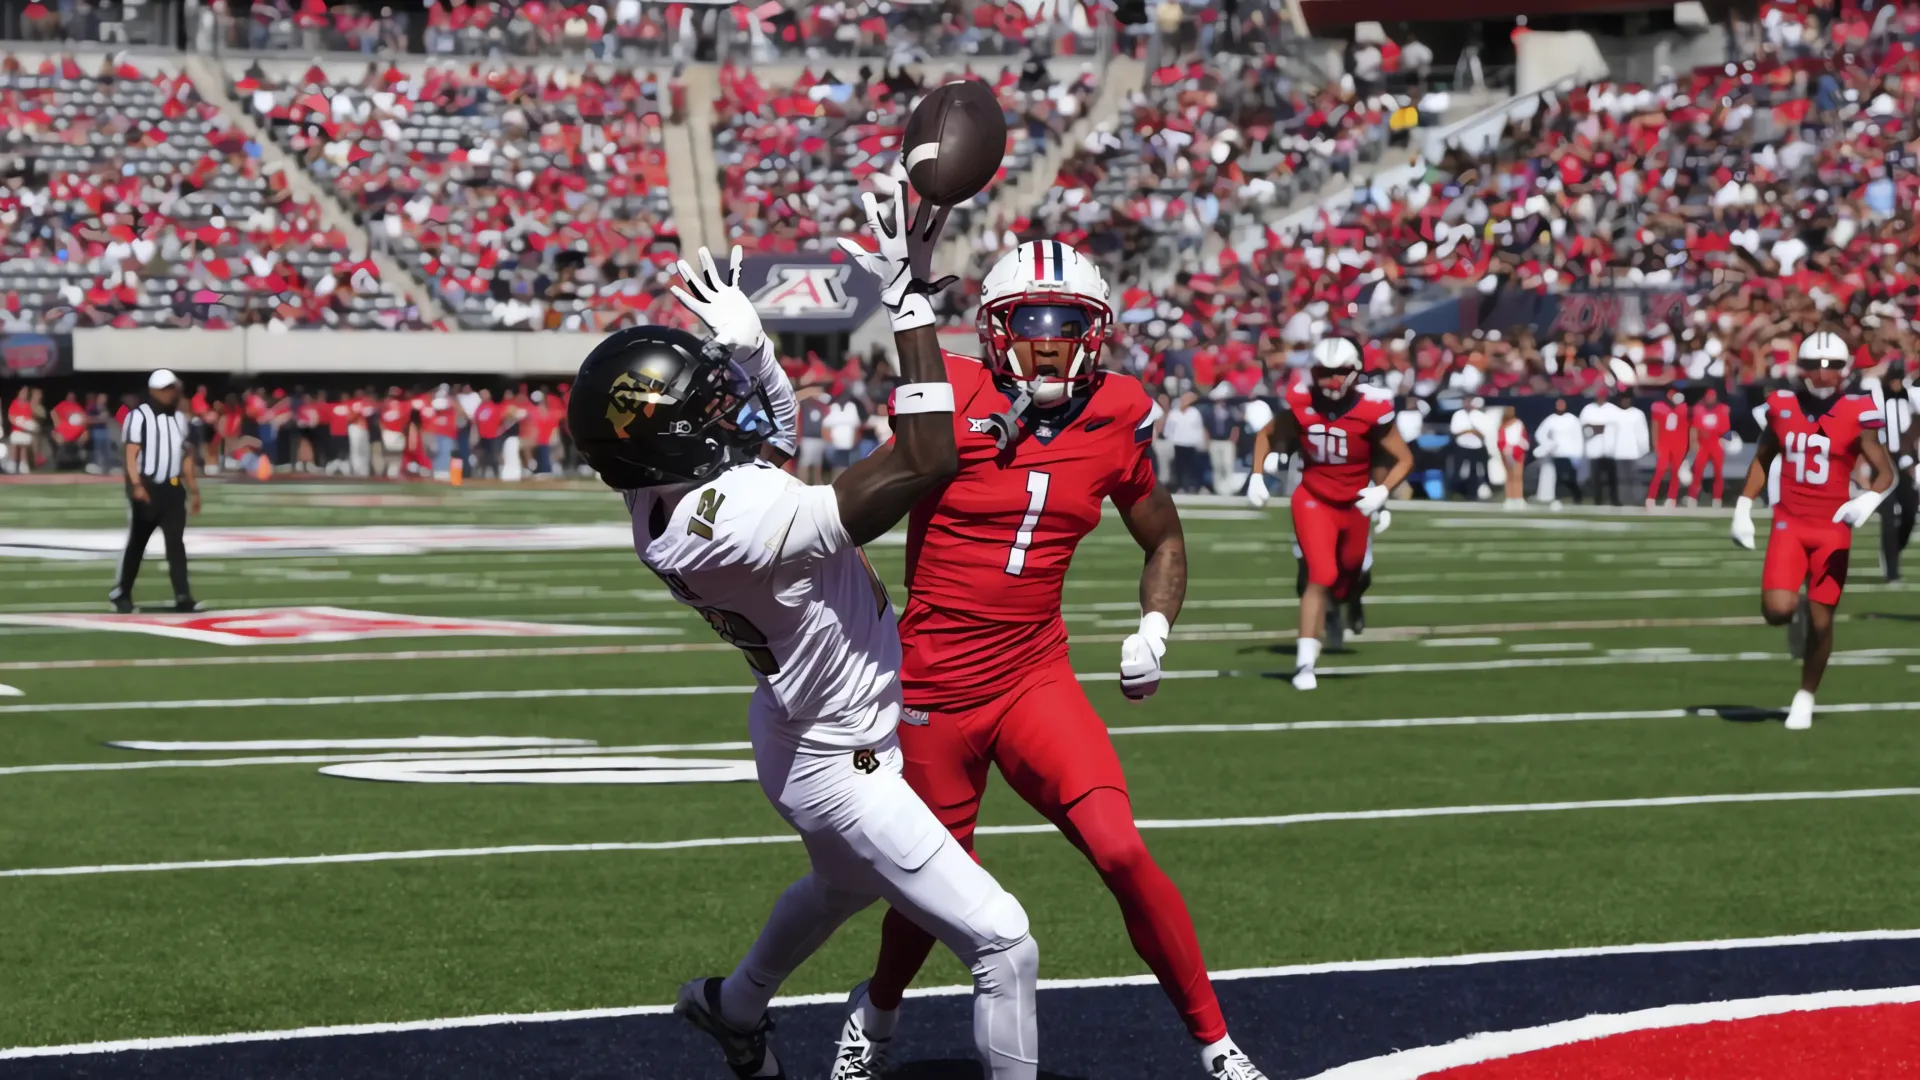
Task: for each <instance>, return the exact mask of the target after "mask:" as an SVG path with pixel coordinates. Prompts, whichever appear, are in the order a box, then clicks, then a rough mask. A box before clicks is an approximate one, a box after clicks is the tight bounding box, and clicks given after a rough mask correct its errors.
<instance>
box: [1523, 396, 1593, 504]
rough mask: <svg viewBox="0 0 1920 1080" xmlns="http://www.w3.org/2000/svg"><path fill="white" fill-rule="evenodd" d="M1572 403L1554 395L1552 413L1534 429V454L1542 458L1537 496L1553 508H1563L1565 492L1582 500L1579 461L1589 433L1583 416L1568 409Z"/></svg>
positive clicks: (1575, 500)
mask: <svg viewBox="0 0 1920 1080" xmlns="http://www.w3.org/2000/svg"><path fill="white" fill-rule="evenodd" d="M1569 405H1570V402H1568V400H1567V399H1566V398H1564V397H1561V398H1555V399H1554V402H1553V412H1551V413H1549V414H1548V415H1547V417H1546V419H1544V420H1542V421H1540V426H1539V427H1537V428H1535V429H1534V432H1533V443H1534V454H1535V456H1536V457H1537V458H1538V459H1539V461H1540V480H1539V485H1538V487H1537V489H1536V497H1537V498H1538V499H1539V500H1540V501H1541V502H1543V503H1546V504H1547V505H1548V506H1550V507H1552V508H1553V509H1556V510H1558V509H1559V508H1560V501H1561V495H1562V493H1563V492H1564V493H1565V494H1566V496H1567V497H1569V498H1571V499H1572V500H1573V501H1574V503H1575V504H1576V505H1577V504H1578V503H1579V502H1580V472H1579V467H1580V462H1581V461H1582V460H1583V459H1584V458H1585V457H1586V443H1587V439H1586V435H1585V433H1584V432H1583V431H1582V430H1581V428H1580V419H1579V417H1577V416H1575V415H1574V414H1573V413H1572V412H1570V411H1568V410H1569Z"/></svg>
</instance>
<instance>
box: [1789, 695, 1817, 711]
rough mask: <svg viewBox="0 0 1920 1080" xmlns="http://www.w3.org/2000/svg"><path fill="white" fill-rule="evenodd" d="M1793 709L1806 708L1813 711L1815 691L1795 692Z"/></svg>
mask: <svg viewBox="0 0 1920 1080" xmlns="http://www.w3.org/2000/svg"><path fill="white" fill-rule="evenodd" d="M1793 707H1794V708H1796V709H1799V708H1805V709H1807V710H1809V711H1811V710H1812V709H1813V691H1811V690H1795V691H1794V692H1793Z"/></svg>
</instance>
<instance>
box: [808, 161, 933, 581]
mask: <svg viewBox="0 0 1920 1080" xmlns="http://www.w3.org/2000/svg"><path fill="white" fill-rule="evenodd" d="M894 181H895V183H896V185H897V188H898V190H897V191H896V192H895V194H894V201H893V206H892V207H891V209H890V211H888V212H886V213H885V214H884V215H883V212H882V210H881V208H880V204H879V201H878V200H876V199H875V198H874V197H873V193H872V192H866V193H863V194H862V195H861V196H860V201H861V203H862V204H863V205H864V206H865V207H866V210H867V228H868V230H869V231H870V232H872V234H873V237H874V239H875V240H877V241H879V245H880V250H879V251H878V252H877V253H876V252H871V251H868V250H866V249H865V248H863V247H861V246H860V245H859V244H856V243H854V242H853V241H851V240H848V239H845V238H843V239H842V240H841V241H840V244H841V246H842V247H843V248H844V249H845V250H846V251H847V253H848V254H849V255H851V256H853V258H854V260H855V261H856V262H858V263H859V264H860V266H862V267H863V268H865V269H866V270H867V272H869V273H871V274H873V275H875V276H877V277H879V278H880V280H881V281H882V282H883V283H884V284H883V286H882V289H881V293H880V300H881V302H882V303H883V304H885V305H886V308H887V316H888V318H889V320H890V321H891V322H892V324H893V342H894V348H895V349H897V350H898V351H899V353H900V377H901V378H902V379H903V380H904V382H902V384H901V385H900V387H899V388H898V389H896V390H895V391H894V394H893V408H892V419H893V442H892V444H891V445H890V446H888V447H886V448H883V449H882V450H880V451H876V452H875V453H873V454H870V455H868V456H867V457H866V458H865V459H864V460H862V461H860V462H859V463H857V464H855V465H854V466H853V467H852V468H850V469H848V470H847V471H846V472H844V473H841V474H840V476H839V478H838V479H836V480H835V481H834V482H833V489H834V493H835V495H836V496H837V497H838V499H839V503H840V520H841V523H842V524H843V525H845V527H846V529H847V532H848V533H849V534H850V535H851V536H852V537H853V542H854V543H856V544H865V543H867V542H868V541H871V540H874V539H876V538H878V537H879V536H880V535H882V534H883V533H885V532H886V531H887V530H888V529H891V528H893V526H894V524H895V523H897V522H898V521H899V520H900V519H901V518H903V517H905V516H906V515H907V512H908V511H909V510H912V509H913V504H914V503H917V502H919V501H920V498H921V497H922V496H923V495H925V494H927V493H928V492H929V491H932V490H933V489H934V488H935V487H937V486H939V485H940V484H942V483H944V482H946V481H947V480H948V479H949V478H951V477H952V476H953V474H954V473H956V472H958V471H960V455H959V451H958V449H956V447H955V445H954V441H953V407H954V402H953V386H952V384H950V383H948V382H947V362H946V359H945V358H944V357H943V356H941V354H940V335H939V332H938V331H937V330H935V328H934V318H933V304H932V297H933V294H934V293H937V292H939V291H940V290H941V289H944V288H946V287H947V286H948V285H951V284H952V283H953V282H954V280H955V279H954V278H952V277H945V278H941V279H939V280H938V281H929V280H928V279H929V278H930V277H932V273H933V271H932V265H933V252H934V249H935V248H936V247H937V246H938V245H939V243H940V230H941V228H942V227H943V226H944V225H945V224H946V221H947V213H948V210H949V208H948V207H944V206H943V207H937V208H936V207H935V206H934V205H933V204H931V203H927V202H922V203H921V204H920V207H919V210H918V211H917V212H916V213H914V214H913V215H912V217H911V219H909V217H908V213H907V202H908V198H907V193H908V191H910V190H911V185H909V184H908V183H907V177H906V173H905V171H904V170H896V171H895V174H894Z"/></svg>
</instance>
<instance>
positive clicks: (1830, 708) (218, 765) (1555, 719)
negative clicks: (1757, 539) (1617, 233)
mask: <svg viewBox="0 0 1920 1080" xmlns="http://www.w3.org/2000/svg"><path fill="white" fill-rule="evenodd" d="M1817 711H1818V712H1819V714H1820V715H1821V716H1837V715H1841V714H1851V713H1878V712H1920V701H1872V702H1853V703H1848V704H1841V705H1822V706H1820V707H1819V709H1818V710H1817ZM1712 715H1715V713H1714V711H1713V710H1711V709H1697V708H1696V709H1618V710H1611V711H1596V712H1562V713H1506V714H1490V715H1480V716H1405V717H1388V718H1385V719H1379V720H1286V721H1275V722H1270V723H1254V724H1124V725H1119V726H1115V727H1109V728H1108V729H1107V731H1108V733H1109V734H1110V735H1112V736H1114V737H1115V738H1120V737H1123V736H1129V735H1259V734H1268V733H1278V732H1288V731H1369V730H1380V729H1388V730H1391V729H1395V728H1426V727H1479V726H1486V725H1508V724H1571V723H1581V722H1589V721H1607V720H1686V719H1691V718H1695V717H1703V716H1712ZM283 741H284V742H286V743H298V742H314V743H322V742H325V743H327V745H329V746H338V745H340V744H339V742H338V741H328V740H283ZM362 741H365V742H368V743H381V744H385V743H402V742H406V741H408V740H404V739H393V740H372V739H369V740H362ZM554 742H555V743H556V744H567V746H568V748H567V750H566V753H567V755H568V756H574V757H578V756H582V755H590V754H613V755H620V754H660V753H681V752H686V753H699V752H711V751H716V750H746V749H750V748H751V744H749V743H744V742H709V743H672V744H657V745H648V746H592V745H584V746H580V745H577V744H580V743H586V742H587V740H554ZM107 745H109V746H118V747H121V748H125V749H152V748H158V747H165V746H168V745H169V744H166V743H108V744H107ZM185 745H187V746H202V747H207V746H216V745H219V744H185ZM234 745H236V746H244V745H246V744H234ZM551 753H553V751H552V750H543V749H501V750H455V751H448V752H440V753H411V752H399V751H396V752H391V753H378V754H274V755H256V756H250V757H235V758H150V759H144V760H137V761H75V762H59V763H54V764H46V765H8V766H3V767H0V776H25V775H33V774H37V773H85V772H131V771H139V770H143V769H224V768H235V767H241V766H248V765H306V764H329V763H335V762H342V761H412V760H418V759H429V758H431V759H452V758H474V759H485V758H511V757H538V756H541V755H544V754H551Z"/></svg>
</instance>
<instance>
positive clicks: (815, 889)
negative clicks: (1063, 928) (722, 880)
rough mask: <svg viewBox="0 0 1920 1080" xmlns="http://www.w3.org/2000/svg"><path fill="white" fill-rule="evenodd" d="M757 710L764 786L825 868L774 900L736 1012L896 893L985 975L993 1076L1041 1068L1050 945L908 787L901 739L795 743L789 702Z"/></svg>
mask: <svg viewBox="0 0 1920 1080" xmlns="http://www.w3.org/2000/svg"><path fill="white" fill-rule="evenodd" d="M764 702H765V699H764V698H763V697H762V696H761V695H758V694H756V695H755V697H754V703H753V707H752V709H751V710H750V712H749V728H750V730H751V731H752V738H753V749H754V761H755V763H756V764H757V765H758V767H759V773H760V787H761V788H762V789H763V790H764V791H765V792H766V793H767V798H768V799H769V800H771V801H772V803H773V806H774V809H775V810H778V811H779V812H780V816H781V817H783V818H785V819H786V820H787V823H788V824H790V825H792V826H793V828H794V830H795V831H796V832H798V833H799V834H800V839H801V841H802V842H803V843H805V844H806V848H807V856H808V858H809V859H810V860H811V862H812V863H813V870H812V872H811V873H809V874H807V876H805V877H803V878H801V879H800V880H799V881H796V882H794V883H793V884H792V885H790V886H788V887H787V891H786V892H784V893H782V894H781V896H780V899H779V900H777V901H775V902H774V906H773V914H771V915H770V916H768V917H767V924H766V926H765V928H763V929H762V930H761V931H760V936H759V938H758V939H757V940H755V941H754V943H753V947H752V948H751V949H749V950H748V951H747V955H746V958H745V959H744V960H742V961H741V962H740V966H739V967H738V968H737V969H735V971H734V973H733V975H732V976H730V977H729V978H728V979H727V981H726V985H725V987H724V989H723V990H722V993H721V1001H722V1004H723V1006H724V1007H725V1011H726V1013H727V1016H726V1019H727V1022H728V1023H734V1024H739V1025H741V1026H750V1025H752V1024H754V1023H757V1022H758V1021H759V1018H760V1016H761V1014H762V1013H764V1012H765V1011H766V1006H767V1002H768V1001H770V1000H771V999H772V998H773V995H774V994H775V993H776V992H777V991H778V990H779V988H780V984H781V983H782V982H784V981H786V979H787V977H788V976H789V975H791V974H793V972H794V970H795V969H796V968H798V967H799V966H800V964H801V963H802V962H804V961H805V960H806V959H807V957H809V956H811V955H813V953H814V952H815V950H817V949H819V948H820V946H821V945H823V944H825V943H826V940H827V938H829V937H831V936H832V935H833V932H834V931H835V930H836V929H838V928H839V927H840V924H841V923H843V922H846V921H847V920H848V919H849V918H852V917H853V916H854V915H855V914H857V913H858V912H860V911H862V910H863V909H865V908H867V907H868V906H869V905H871V904H872V903H873V902H874V901H875V900H881V899H884V900H886V901H887V903H889V904H891V905H893V906H894V907H895V908H897V909H898V910H899V911H900V913H901V914H903V915H905V916H907V917H908V918H910V919H912V920H913V921H914V922H916V923H918V924H920V926H921V927H923V928H924V929H926V930H927V931H928V932H929V933H931V934H933V936H935V937H937V938H939V939H940V941H942V942H943V943H945V945H946V946H947V947H948V948H949V949H952V950H953V953H954V955H955V956H958V957H959V958H960V960H961V962H962V963H964V964H966V965H967V968H968V970H969V971H971V972H972V973H973V985H974V997H973V1040H974V1046H975V1049H976V1050H978V1052H979V1054H980V1058H981V1061H983V1062H984V1063H985V1064H986V1066H987V1075H988V1076H989V1077H991V1078H993V1080H1034V1077H1035V1075H1036V1073H1037V1071H1038V1066H1039V1060H1040V1052H1039V1035H1038V1032H1037V1023H1036V1015H1035V1013H1036V1002H1035V1000H1034V982H1035V980H1036V979H1037V978H1038V977H1039V970H1040V947H1039V946H1038V945H1036V944H1035V943H1034V940H1033V937H1032V935H1030V934H1029V933H1028V932H1027V913H1026V910H1025V909H1023V908H1022V907H1021V906H1020V902H1019V901H1018V900H1015V899H1014V898H1013V896H1012V894H1010V893H1008V892H1007V891H1006V890H1005V889H1003V888H1001V887H1000V883H999V882H997V881H995V880H994V879H993V875H991V874H989V873H987V871H986V870H985V869H984V868H983V867H981V865H980V864H979V863H976V862H974V861H973V859H972V858H971V857H969V856H968V855H967V853H966V852H965V851H964V850H962V849H961V847H960V844H959V842H958V841H956V840H954V838H953V836H952V835H951V834H950V833H948V832H947V830H946V827H945V826H943V825H941V824H940V819H939V818H936V817H935V816H934V815H933V811H932V810H929V809H927V804H926V803H924V802H922V801H920V797H919V796H918V795H915V794H914V793H913V789H912V788H910V787H908V786H907V782H906V779H905V778H904V777H903V776H902V775H901V771H900V770H901V766H900V742H899V740H898V739H897V738H895V737H894V736H892V735H888V737H887V739H886V741H885V742H883V743H881V744H879V745H877V746H874V747H871V748H869V749H865V750H835V751H831V752H826V751H819V750H805V749H796V748H794V747H793V746H791V745H788V743H789V742H790V734H789V735H788V737H787V738H782V737H781V735H782V734H787V733H776V729H775V727H774V725H778V724H782V723H784V721H783V720H781V719H780V718H779V715H778V712H777V709H776V707H772V706H771V705H770V704H766V703H764Z"/></svg>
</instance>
